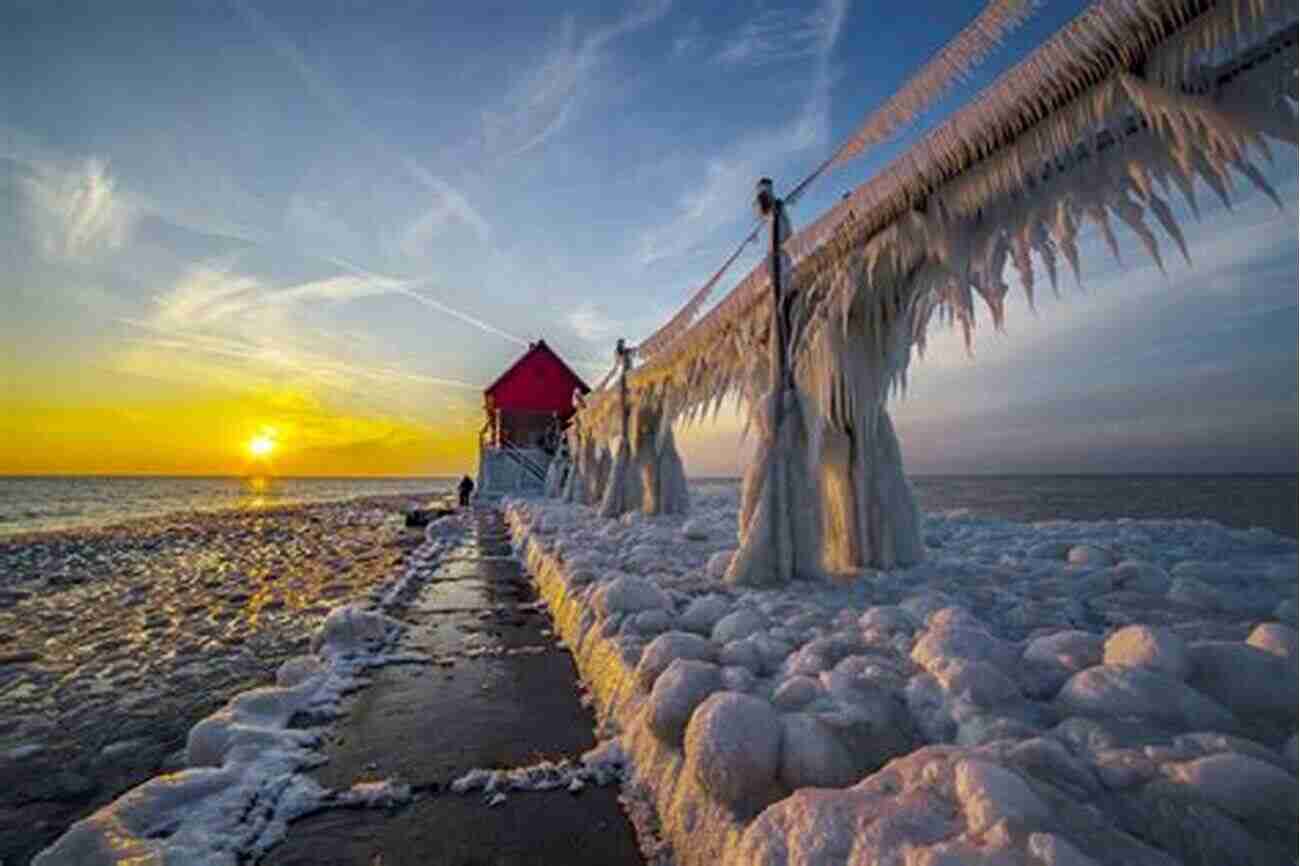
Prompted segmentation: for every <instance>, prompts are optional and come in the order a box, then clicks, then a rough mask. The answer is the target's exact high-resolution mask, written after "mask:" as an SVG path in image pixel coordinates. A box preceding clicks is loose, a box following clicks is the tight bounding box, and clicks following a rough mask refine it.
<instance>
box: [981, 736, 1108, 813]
mask: <svg viewBox="0 0 1300 866" xmlns="http://www.w3.org/2000/svg"><path fill="white" fill-rule="evenodd" d="M1003 760H1005V761H1006V762H1007V763H1008V764H1010V765H1011V766H1013V767H1015V768H1017V769H1019V770H1021V771H1022V772H1024V773H1026V774H1028V775H1030V776H1033V777H1034V778H1036V779H1040V780H1042V781H1044V782H1046V783H1048V784H1049V785H1051V786H1052V787H1054V788H1056V789H1058V790H1060V791H1064V792H1066V793H1067V794H1069V795H1071V796H1072V797H1074V798H1075V799H1078V800H1086V799H1089V798H1091V797H1093V796H1095V795H1096V794H1098V793H1099V792H1100V791H1101V783H1100V782H1099V781H1098V779H1097V775H1096V774H1095V773H1094V772H1093V770H1092V768H1091V767H1090V766H1088V764H1086V763H1085V762H1083V761H1081V760H1079V759H1078V758H1076V757H1075V756H1074V755H1072V754H1070V751H1069V749H1067V748H1065V746H1063V745H1061V743H1060V741H1059V740H1054V739H1051V738H1049V737H1031V738H1030V739H1027V740H1025V741H1023V742H1021V743H1019V744H1018V745H1015V746H1012V747H1010V748H1009V749H1007V751H1006V753H1005V755H1003Z"/></svg>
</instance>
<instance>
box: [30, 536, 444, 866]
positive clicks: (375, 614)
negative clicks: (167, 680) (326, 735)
mask: <svg viewBox="0 0 1300 866" xmlns="http://www.w3.org/2000/svg"><path fill="white" fill-rule="evenodd" d="M463 532H464V525H463V518H462V517H460V516H453V517H448V518H443V519H442V520H440V521H438V522H437V523H435V524H432V525H430V527H429V530H428V532H427V535H426V539H425V541H424V543H423V544H421V545H420V546H419V547H418V548H416V549H415V550H414V551H412V554H411V556H410V557H409V559H408V560H407V564H406V566H405V568H404V569H403V570H402V571H400V572H398V573H396V574H395V575H394V576H393V579H392V580H390V581H388V582H387V583H385V584H381V585H379V586H377V587H376V588H375V589H374V590H373V592H372V593H371V597H370V600H369V602H367V603H364V604H361V603H353V604H347V605H342V606H340V607H336V608H334V609H333V610H332V611H331V612H330V614H329V615H328V616H327V617H326V618H325V621H324V622H323V623H322V624H321V625H320V627H319V628H318V629H317V631H316V633H315V635H314V636H313V638H312V642H311V650H312V651H311V653H310V654H307V655H303V656H298V657H296V658H292V659H290V660H288V661H286V662H285V663H284V664H283V665H281V666H280V668H279V670H278V672H277V674H276V684H275V685H274V686H267V687H264V688H258V689H253V690H251V691H247V692H243V693H241V694H239V695H236V696H235V697H234V698H233V699H232V700H231V701H230V702H229V703H228V704H227V705H226V706H225V707H224V708H222V709H221V710H219V711H217V712H216V713H213V714H212V715H210V716H208V717H207V718H205V719H203V720H202V721H200V722H198V723H197V724H196V725H194V727H193V728H191V729H190V732H189V737H188V739H187V742H186V764H187V768H186V769H184V770H181V771H179V772H176V773H169V774H166V775H162V776H157V777H155V778H153V779H150V780H149V781H147V782H145V783H144V784H141V785H138V786H137V787H135V788H133V789H131V790H130V791H128V792H127V793H125V794H123V795H122V796H121V797H118V798H117V799H116V800H114V801H113V802H112V803H110V804H108V805H107V806H104V807H103V808H102V809H99V810H98V811H96V812H95V813H94V814H92V815H91V816H89V817H88V818H85V819H83V820H81V821H78V822H77V823H76V824H74V825H73V826H72V827H71V828H70V829H69V830H68V831H67V832H66V833H65V834H63V836H61V837H60V838H59V839H58V840H57V841H56V842H55V844H54V845H52V846H51V847H50V848H47V849H46V850H45V851H44V852H42V853H41V854H39V855H38V856H37V857H36V859H35V860H34V861H33V863H34V866H55V864H66V863H77V864H81V866H98V864H105V866H107V864H125V863H133V864H134V863H183V864H186V866H234V864H237V863H240V862H247V861H249V860H252V859H256V858H257V857H258V856H260V855H261V854H262V853H263V852H265V851H267V850H268V849H269V848H271V847H272V846H273V845H275V844H276V843H277V842H279V841H280V840H281V839H282V838H284V835H285V831H286V828H287V826H288V824H289V822H290V821H292V820H294V819H295V818H299V817H302V816H303V815H307V814H310V813H312V812H316V811H319V810H320V809H325V808H330V807H336V806H353V807H355V806H384V807H386V806H391V805H396V804H399V803H402V802H405V801H406V800H408V799H409V798H410V796H411V791H410V789H409V787H408V786H406V785H404V784H396V783H392V782H389V781H379V782H367V783H361V784H357V785H354V786H353V787H352V788H350V789H348V790H331V789H328V788H324V787H322V786H321V785H319V784H318V783H316V782H315V781H314V780H313V779H311V778H310V777H309V776H308V775H306V771H307V770H309V769H311V768H312V767H314V766H317V765H318V764H319V763H320V761H321V760H322V758H321V756H320V754H319V753H318V752H317V751H316V748H315V747H316V746H317V745H318V744H319V743H320V736H321V728H320V727H319V726H320V725H322V724H327V723H328V722H329V721H330V720H331V719H332V718H334V717H336V716H337V715H338V714H339V712H340V710H341V705H342V704H341V702H342V699H343V697H344V696H345V695H347V694H348V693H350V692H353V691H356V690H357V689H359V688H361V687H362V686H364V685H365V684H366V682H367V678H366V672H367V671H369V670H373V669H375V668H377V667H381V666H384V665H390V664H426V663H428V662H430V661H431V659H429V658H428V657H427V656H424V655H421V654H418V653H410V652H397V651H395V647H396V642H397V638H398V637H399V635H400V633H401V629H402V626H401V623H399V622H398V621H397V620H395V619H393V618H392V617H390V616H389V615H388V613H389V612H392V611H393V610H394V609H395V608H397V607H398V606H399V605H400V604H401V603H402V602H403V600H404V599H405V598H406V597H407V596H409V595H410V594H411V593H412V592H413V591H414V590H415V589H416V588H418V586H419V585H420V584H421V582H422V581H423V580H425V579H426V578H427V577H428V576H429V575H431V574H432V573H433V570H434V568H435V567H436V565H437V562H438V560H439V558H440V557H441V555H442V553H443V552H444V550H446V549H447V548H448V547H449V546H451V545H452V544H453V543H454V542H455V540H456V539H457V538H458V537H459V536H460V535H461V534H463Z"/></svg>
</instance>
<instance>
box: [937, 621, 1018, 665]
mask: <svg viewBox="0 0 1300 866" xmlns="http://www.w3.org/2000/svg"><path fill="white" fill-rule="evenodd" d="M1017 655H1018V653H1017V652H1016V649H1015V646H1014V645H1013V644H1010V643H1008V642H1007V641H1004V640H1001V639H999V638H996V637H994V636H993V635H991V634H989V633H988V632H987V631H984V630H983V629H975V628H967V627H964V626H956V627H953V628H943V629H927V630H926V631H925V633H924V634H922V635H921V639H920V640H918V641H917V642H916V645H915V646H914V647H912V661H914V662H916V663H917V664H918V665H920V666H921V667H923V668H925V669H926V670H931V671H932V670H934V669H935V668H937V667H939V666H940V665H943V664H947V663H948V662H950V661H952V660H954V659H967V660H969V661H983V662H989V663H990V664H992V665H995V666H997V667H1000V668H1003V669H1004V670H1010V669H1012V667H1013V666H1014V664H1015V659H1016V657H1017Z"/></svg>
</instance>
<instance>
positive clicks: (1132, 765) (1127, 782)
mask: <svg viewBox="0 0 1300 866" xmlns="http://www.w3.org/2000/svg"><path fill="white" fill-rule="evenodd" d="M1092 766H1093V769H1094V770H1095V771H1096V773H1097V777H1098V778H1099V779H1100V780H1101V783H1102V784H1103V785H1105V786H1106V787H1107V788H1109V789H1110V790H1112V791H1123V790H1125V789H1128V788H1134V787H1137V786H1138V785H1145V784H1146V783H1147V782H1149V781H1151V779H1153V778H1154V777H1155V775H1156V772H1157V768H1156V763H1155V761H1153V760H1151V759H1150V758H1148V757H1147V756H1146V755H1145V754H1143V752H1142V751H1141V750H1139V749H1099V750H1097V752H1095V753H1094V754H1093V755H1092Z"/></svg>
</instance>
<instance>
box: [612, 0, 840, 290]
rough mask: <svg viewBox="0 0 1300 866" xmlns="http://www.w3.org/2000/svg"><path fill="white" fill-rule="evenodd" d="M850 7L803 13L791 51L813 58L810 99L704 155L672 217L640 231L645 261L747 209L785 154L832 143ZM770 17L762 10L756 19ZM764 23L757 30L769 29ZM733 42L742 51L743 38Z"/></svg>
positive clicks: (684, 248) (697, 240)
mask: <svg viewBox="0 0 1300 866" xmlns="http://www.w3.org/2000/svg"><path fill="white" fill-rule="evenodd" d="M846 8H847V0H827V2H825V3H823V4H822V5H821V6H820V7H818V9H817V10H815V11H814V12H813V13H811V14H809V15H807V16H806V17H804V18H802V19H800V22H799V24H798V26H797V27H796V28H795V32H796V33H797V34H798V36H797V40H796V42H797V44H798V46H800V47H799V51H798V53H797V54H791V55H790V57H791V58H794V57H796V56H797V57H800V58H810V59H811V60H812V76H811V86H810V88H809V92H808V96H807V99H806V100H805V102H804V104H803V106H802V107H801V108H800V110H799V112H798V114H796V115H795V116H794V117H793V118H792V119H791V121H790V122H789V123H787V124H786V125H785V126H783V127H781V128H778V129H776V130H775V131H766V132H758V133H753V134H750V135H747V136H744V137H742V138H740V139H739V140H738V141H736V142H735V143H734V144H733V145H732V146H731V147H730V148H729V149H727V150H726V151H725V152H724V153H722V154H720V155H717V156H714V157H712V158H710V159H708V160H706V161H705V170H704V177H703V178H702V179H701V180H700V181H699V182H698V183H697V184H696V185H695V186H693V187H692V188H690V189H687V190H686V191H685V192H684V193H682V194H681V196H680V197H679V198H678V200H677V207H676V208H675V213H674V216H673V217H672V219H671V220H669V221H668V222H667V223H664V224H661V225H659V226H655V227H652V228H650V229H647V230H645V231H643V232H642V233H641V234H640V236H639V237H638V239H637V251H636V255H637V258H638V260H639V261H640V263H641V264H642V265H651V264H655V263H657V262H660V261H663V260H666V259H671V258H676V257H678V256H683V255H687V254H689V253H691V252H693V251H695V250H696V249H698V248H699V246H700V245H701V244H702V243H708V241H709V235H711V234H712V233H714V232H716V231H718V230H719V229H721V228H723V227H724V226H727V225H730V224H732V223H734V222H735V221H736V220H737V218H739V217H741V216H742V215H747V213H748V208H749V202H750V197H751V193H752V192H753V188H754V182H755V181H756V180H758V178H759V177H762V176H763V175H765V174H770V173H771V172H772V167H773V166H774V165H775V164H778V163H779V162H780V161H781V160H782V159H784V158H787V157H789V156H791V155H793V154H797V153H800V152H802V151H806V150H808V149H810V148H813V147H824V146H827V145H828V140H829V131H830V90H831V86H832V84H833V76H832V74H831V64H830V61H831V57H832V54H833V52H834V49H835V44H836V42H837V41H838V39H839V34H840V31H841V29H842V28H843V23H844V15H845V12H846ZM782 15H783V16H784V15H785V13H782ZM766 20H767V19H766V17H765V16H764V15H760V16H759V19H756V21H766ZM751 23H752V22H751ZM765 27H766V25H764V27H762V28H757V29H756V31H755V32H757V33H763V32H766V31H765V29H764V28H765ZM735 44H736V46H737V47H736V49H735V51H736V53H737V54H739V52H741V50H742V49H741V47H739V46H740V44H741V43H739V42H737V43H735Z"/></svg>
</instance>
